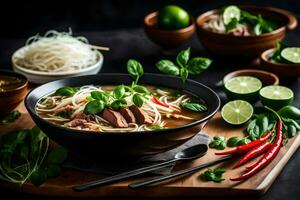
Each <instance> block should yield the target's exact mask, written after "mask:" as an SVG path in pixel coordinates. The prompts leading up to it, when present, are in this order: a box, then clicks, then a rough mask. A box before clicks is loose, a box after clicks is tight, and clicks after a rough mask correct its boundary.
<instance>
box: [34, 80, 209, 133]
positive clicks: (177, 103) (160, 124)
mask: <svg viewBox="0 0 300 200" xmlns="http://www.w3.org/2000/svg"><path fill="white" fill-rule="evenodd" d="M206 111H207V106H206V103H205V102H204V101H202V100H201V99H197V98H195V97H194V96H192V95H190V94H185V93H182V92H180V91H177V90H173V89H169V88H157V87H154V86H141V85H133V86H125V85H119V86H111V85H105V86H92V85H88V86H82V87H80V88H72V87H63V88H60V89H58V90H56V91H54V92H53V93H51V94H49V95H47V96H45V97H43V98H41V99H40V100H39V102H38V103H37V105H36V112H37V114H38V115H39V116H40V117H42V118H43V119H45V120H47V121H50V122H52V123H55V124H58V125H61V126H64V127H66V128H70V129H78V130H85V131H95V132H130V131H149V130H158V129H167V128H175V127H178V126H182V125H185V124H189V123H191V122H194V121H197V120H199V119H201V118H202V116H204V114H205V113H206Z"/></svg>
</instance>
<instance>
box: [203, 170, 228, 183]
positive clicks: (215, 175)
mask: <svg viewBox="0 0 300 200" xmlns="http://www.w3.org/2000/svg"><path fill="white" fill-rule="evenodd" d="M224 173H225V169H224V168H217V169H214V170H213V169H210V168H209V169H207V170H206V171H205V172H204V173H203V175H202V178H203V179H204V180H206V181H214V182H217V183H219V182H221V181H224V180H225V179H224V178H223V177H222V176H223V174H224Z"/></svg>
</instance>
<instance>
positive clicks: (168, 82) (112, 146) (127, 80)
mask: <svg viewBox="0 0 300 200" xmlns="http://www.w3.org/2000/svg"><path fill="white" fill-rule="evenodd" d="M131 83H132V78H131V77H130V76H129V75H127V74H101V75H89V76H81V77H73V78H67V79H62V80H57V81H53V82H49V83H46V84H44V85H41V86H39V87H37V88H35V89H33V90H32V91H31V92H30V93H29V94H28V95H27V97H26V99H25V106H26V108H27V110H28V112H29V114H30V115H31V117H32V119H33V120H34V121H35V123H36V124H37V125H38V126H39V127H40V128H41V129H42V130H43V131H44V132H45V133H46V134H47V135H48V136H49V138H51V139H52V140H54V141H55V142H57V143H58V144H60V145H62V146H64V147H66V148H68V149H70V150H71V151H75V152H78V153H91V152H92V153H94V154H95V153H96V154H100V155H106V156H112V155H114V156H116V155H117V156H126V157H135V156H143V155H151V154H157V153H161V152H165V151H167V150H170V149H173V148H175V147H177V146H179V145H181V144H183V143H185V142H186V141H188V140H189V139H191V138H192V137H194V136H195V135H196V134H197V133H199V132H200V131H201V129H202V128H203V127H204V125H205V124H206V122H207V121H208V120H209V119H210V118H212V117H213V116H214V114H215V113H216V112H217V111H218V109H219V107H220V99H219V97H218V95H217V94H216V93H215V92H214V91H213V90H211V89H210V88H208V87H207V86H205V85H203V84H201V83H198V82H195V81H192V80H187V82H186V83H185V85H184V86H182V82H181V80H180V78H178V77H171V76H166V75H157V74H144V75H143V77H142V78H141V79H140V81H139V83H141V84H149V85H157V86H164V87H169V88H174V89H176V88H181V87H183V88H182V89H183V90H184V91H186V92H189V93H191V94H193V95H195V96H197V97H200V98H202V99H203V100H204V101H205V102H207V104H208V112H206V114H205V116H204V117H203V118H202V119H200V120H198V121H196V122H193V123H190V124H187V125H184V126H180V127H177V128H170V129H162V130H156V131H143V132H128V133H119V132H116V133H112V132H109V133H96V132H88V131H81V130H73V129H68V128H64V127H62V126H59V125H55V124H53V123H50V122H48V121H46V120H44V119H42V118H41V117H39V116H38V115H37V114H36V111H35V106H36V103H37V102H38V100H39V99H40V98H41V97H43V96H45V95H47V94H49V93H50V92H52V91H54V90H56V89H58V88H60V87H63V86H82V85H89V84H94V85H119V84H131Z"/></svg>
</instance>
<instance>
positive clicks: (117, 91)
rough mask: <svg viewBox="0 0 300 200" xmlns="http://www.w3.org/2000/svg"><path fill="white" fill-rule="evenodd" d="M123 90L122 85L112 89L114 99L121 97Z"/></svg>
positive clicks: (123, 93)
mask: <svg viewBox="0 0 300 200" xmlns="http://www.w3.org/2000/svg"><path fill="white" fill-rule="evenodd" d="M125 92H126V91H125V87H124V85H119V86H117V87H116V88H115V89H114V91H113V96H114V98H115V99H121V98H122V97H123V96H124V95H125Z"/></svg>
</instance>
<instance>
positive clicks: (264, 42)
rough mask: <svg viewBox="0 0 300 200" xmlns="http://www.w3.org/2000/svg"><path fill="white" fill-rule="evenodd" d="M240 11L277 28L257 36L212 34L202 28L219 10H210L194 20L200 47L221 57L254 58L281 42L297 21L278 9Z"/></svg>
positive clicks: (243, 7)
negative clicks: (263, 18) (255, 16)
mask: <svg viewBox="0 0 300 200" xmlns="http://www.w3.org/2000/svg"><path fill="white" fill-rule="evenodd" d="M240 8H241V9H243V10H246V11H248V12H250V13H253V14H256V15H258V14H261V15H262V16H263V17H265V18H266V19H269V20H270V21H273V22H275V23H276V24H278V25H279V28H278V29H276V30H274V31H272V32H269V33H264V34H262V35H259V36H253V35H252V36H234V35H229V34H223V33H214V32H212V31H210V30H207V29H205V28H203V24H204V23H205V22H206V21H207V20H209V19H210V17H211V16H212V15H214V14H218V13H219V12H220V10H219V9H215V10H210V11H208V12H205V13H203V14H202V15H200V16H199V17H198V18H197V20H196V25H197V33H198V36H199V39H200V41H201V43H202V45H203V46H204V47H205V48H206V49H207V50H209V51H210V52H212V53H214V54H217V55H222V56H245V57H256V56H259V55H260V54H261V53H262V52H263V51H265V50H267V49H270V48H273V47H275V44H276V42H278V41H281V40H283V38H284V37H285V34H286V30H288V31H291V30H294V29H295V28H296V26H297V19H296V17H295V16H293V15H292V14H291V13H290V12H288V11H286V10H282V9H278V8H271V7H256V6H240Z"/></svg>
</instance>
